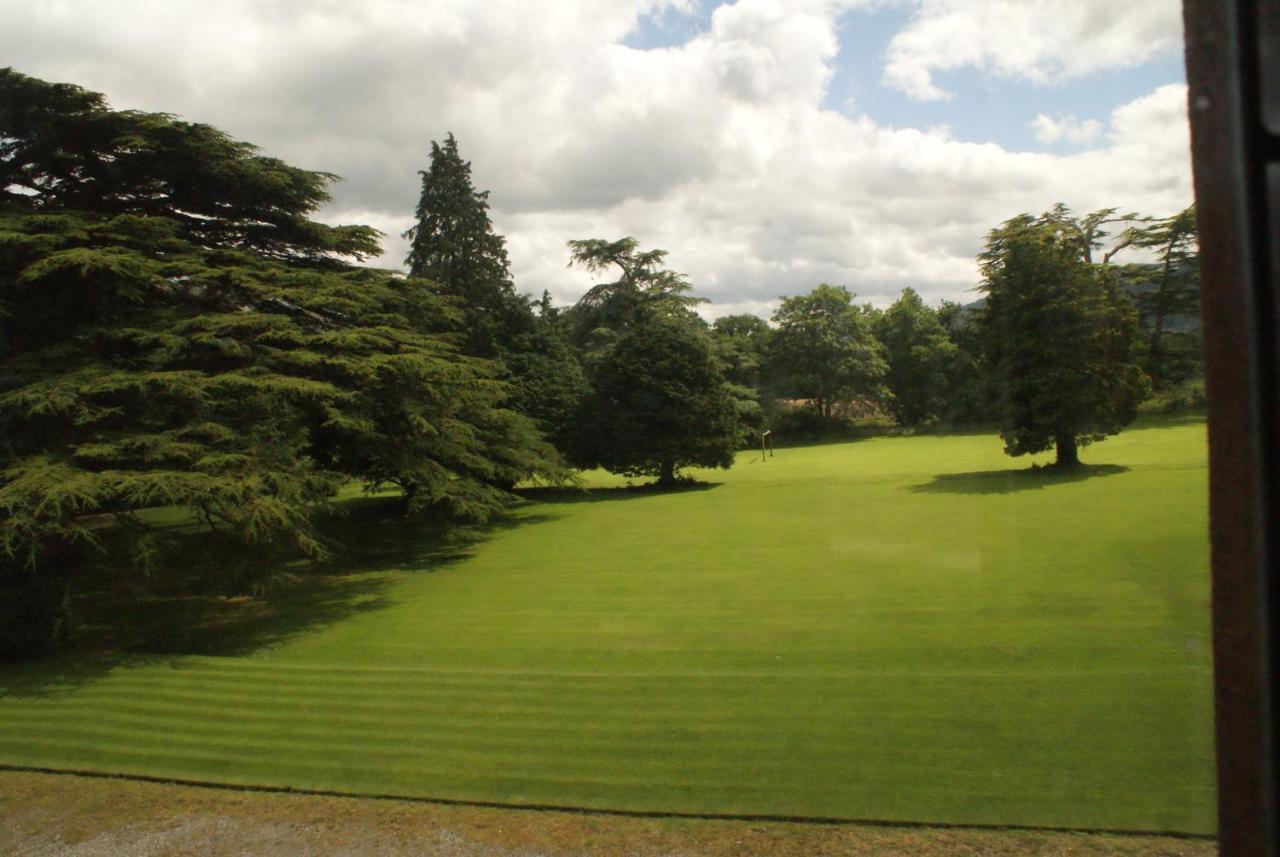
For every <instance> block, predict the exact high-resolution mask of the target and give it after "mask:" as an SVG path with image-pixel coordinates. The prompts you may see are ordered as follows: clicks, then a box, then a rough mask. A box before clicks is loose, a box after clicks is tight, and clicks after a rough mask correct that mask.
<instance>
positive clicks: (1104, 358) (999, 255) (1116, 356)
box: [979, 206, 1150, 466]
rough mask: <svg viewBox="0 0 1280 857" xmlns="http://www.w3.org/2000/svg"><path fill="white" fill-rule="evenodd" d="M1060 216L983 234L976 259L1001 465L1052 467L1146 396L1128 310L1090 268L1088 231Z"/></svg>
mask: <svg viewBox="0 0 1280 857" xmlns="http://www.w3.org/2000/svg"><path fill="white" fill-rule="evenodd" d="M1098 219H1099V218H1098V216H1097V215H1091V216H1089V217H1086V218H1083V219H1082V220H1080V221H1077V220H1075V219H1074V218H1072V217H1071V215H1070V212H1069V211H1067V209H1066V208H1065V207H1063V206H1058V207H1057V208H1055V209H1054V210H1053V211H1051V212H1047V213H1046V214H1043V215H1041V216H1040V217H1032V216H1031V215H1026V214H1023V215H1019V216H1018V217H1015V218H1012V219H1011V220H1008V221H1006V222H1005V223H1004V224H1003V225H1001V226H1000V227H999V228H997V229H994V230H992V232H991V233H990V235H989V236H988V238H987V245H986V249H985V250H984V251H983V253H982V255H981V256H979V264H980V269H981V272H982V276H983V282H982V285H981V287H980V288H981V290H982V292H983V294H984V295H985V297H986V301H987V302H986V306H985V308H984V310H983V313H982V317H981V318H982V322H981V324H982V338H983V342H984V347H985V350H986V356H987V360H988V362H989V365H990V367H991V370H992V371H993V373H994V375H995V378H996V383H997V385H998V390H999V404H998V412H999V415H1000V421H1001V430H1000V434H1001V437H1002V438H1003V439H1004V441H1005V451H1006V452H1008V453H1009V454H1010V455H1015V456H1016V455H1024V454H1027V453H1035V452H1041V451H1043V450H1046V449H1049V448H1051V447H1056V451H1057V463H1058V464H1059V465H1061V466H1071V465H1074V464H1076V463H1077V462H1078V447H1079V446H1081V445H1085V444H1088V443H1091V442H1093V441H1096V440H1101V439H1102V438H1104V437H1106V436H1108V435H1111V434H1115V433H1116V432H1118V431H1120V429H1121V428H1123V427H1124V426H1125V425H1127V424H1128V423H1130V422H1132V421H1133V419H1134V418H1135V417H1136V415H1137V405H1138V403H1139V402H1140V401H1141V400H1142V399H1143V398H1145V397H1146V396H1147V395H1148V394H1149V392H1150V386H1149V382H1148V381H1147V378H1146V375H1145V374H1144V373H1143V371H1142V369H1141V367H1140V366H1139V365H1138V362H1137V350H1136V349H1137V342H1138V325H1137V311H1136V310H1135V308H1134V306H1133V302H1132V301H1131V300H1130V299H1129V298H1128V297H1127V296H1125V295H1123V294H1122V293H1121V292H1120V290H1119V287H1118V281H1119V278H1118V277H1117V276H1115V275H1114V273H1115V272H1114V270H1112V269H1110V268H1109V267H1106V266H1099V265H1093V264H1090V261H1089V259H1090V244H1091V242H1090V241H1089V240H1085V241H1083V242H1082V241H1081V238H1080V236H1081V235H1082V234H1084V235H1088V234H1090V230H1089V224H1090V223H1092V222H1094V221H1097V220H1098Z"/></svg>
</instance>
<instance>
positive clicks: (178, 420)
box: [0, 69, 1195, 652]
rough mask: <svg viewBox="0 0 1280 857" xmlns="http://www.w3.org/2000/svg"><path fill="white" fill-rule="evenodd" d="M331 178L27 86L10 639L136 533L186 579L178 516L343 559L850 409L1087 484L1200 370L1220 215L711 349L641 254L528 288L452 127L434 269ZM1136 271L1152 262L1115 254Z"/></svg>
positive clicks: (1063, 250)
mask: <svg viewBox="0 0 1280 857" xmlns="http://www.w3.org/2000/svg"><path fill="white" fill-rule="evenodd" d="M334 180H335V177H334V176H332V175H330V174H327V173H319V172H313V171H308V170H301V169H298V168H296V167H292V166H289V165H287V164H285V163H283V162H281V161H279V160H276V159H274V158H270V157H266V156H263V155H261V154H260V153H259V152H258V151H257V150H256V149H255V148H254V147H252V146H250V145H248V144H246V143H242V142H238V141H235V140H232V139H230V138H228V137H227V136H226V135H225V134H223V133H222V132H220V131H218V130H217V129H215V128H211V127H209V126H206V125H200V124H192V123H188V122H183V121H180V120H178V119H176V118H174V117H172V116H168V115H164V114H153V113H140V112H121V111H113V110H111V109H110V108H109V107H108V105H107V104H106V102H105V100H104V99H103V97H102V96H101V95H98V94H96V93H91V92H87V91H85V90H82V89H80V88H78V87H75V86H70V85H61V84H49V83H45V82H43V81H39V80H35V79H33V78H30V77H26V76H24V75H21V74H19V73H17V72H14V71H12V70H10V69H2V70H0V604H3V605H4V606H3V607H2V608H0V629H2V630H0V637H3V638H4V639H0V646H2V647H3V648H6V649H9V650H15V649H22V650H25V651H28V652H30V651H35V650H37V649H40V648H42V647H47V646H49V645H51V644H52V643H54V642H56V639H57V637H58V635H59V633H60V632H61V631H62V629H63V628H64V627H65V624H64V623H65V616H66V605H67V598H68V593H69V592H70V591H71V588H72V585H73V582H74V578H75V574H76V571H77V569H80V568H83V567H84V566H85V563H84V558H85V556H86V555H87V553H88V552H91V551H95V550H100V549H101V546H102V544H103V543H104V542H103V534H104V533H105V532H108V531H110V532H111V533H112V534H113V537H114V536H119V535H120V534H124V535H125V536H127V539H126V541H127V542H128V543H129V551H128V552H129V554H130V556H131V557H133V559H134V560H135V561H136V562H137V563H138V564H139V565H140V566H147V565H149V564H151V565H154V564H156V563H163V562H164V561H165V560H164V558H163V557H161V556H160V554H159V552H158V548H157V545H158V544H159V542H158V540H157V535H156V531H155V530H154V529H153V528H152V527H151V526H150V520H151V519H150V517H149V516H148V514H147V513H146V510H149V509H152V508H154V507H158V506H174V507H182V508H185V509H189V510H194V512H195V513H196V514H197V515H198V517H199V519H200V520H202V521H203V522H204V524H205V526H206V527H207V529H208V532H209V534H210V537H211V538H214V539H217V540H219V541H220V543H222V544H224V545H226V546H234V547H235V549H250V550H253V551H256V552H258V553H262V552H276V553H279V554H281V555H284V554H286V553H295V554H296V553H302V554H307V555H311V556H320V555H322V554H323V553H324V552H325V546H324V544H323V541H322V539H321V538H320V537H319V536H318V534H317V533H316V531H315V529H314V526H313V523H312V522H313V518H314V515H315V513H316V511H317V510H318V509H321V508H323V506H324V504H325V502H326V501H327V500H328V499H329V498H331V497H332V496H333V494H334V492H335V490H336V489H337V487H338V486H340V485H342V484H344V483H348V482H351V481H353V480H357V481H361V482H363V483H364V484H365V485H367V486H370V487H377V486H379V485H387V484H391V485H396V486H398V487H399V488H401V489H402V490H403V492H404V495H405V498H406V508H407V510H408V512H409V513H411V514H440V515H445V516H448V517H449V518H451V519H466V520H482V519H484V518H486V517H487V516H489V515H491V514H493V513H494V512H496V511H497V510H499V509H501V508H502V507H503V505H504V504H505V503H506V502H507V501H508V500H509V499H510V498H511V496H512V495H511V494H510V491H511V490H512V489H513V488H514V486H516V485H517V484H518V483H521V482H529V481H541V482H547V483H563V482H566V481H571V480H572V478H573V477H572V476H571V472H572V471H571V469H570V466H573V467H580V468H589V467H605V468H607V469H609V470H611V471H614V472H617V473H622V474H626V475H628V476H651V477H657V479H658V481H659V482H660V483H671V482H673V481H675V480H676V479H678V478H679V473H680V471H681V469H683V468H686V467H689V466H695V465H697V466H706V467H715V466H724V467H727V466H729V464H730V463H731V461H732V459H733V453H734V450H735V449H736V448H739V447H740V446H742V445H743V444H745V443H750V442H752V441H753V440H754V439H755V437H756V436H757V435H758V433H759V432H760V431H763V430H764V429H765V428H767V427H769V426H770V425H771V424H772V425H775V427H776V421H777V420H778V419H780V418H781V417H780V416H779V415H780V414H785V413H786V412H788V411H790V412H791V413H812V414H813V415H814V417H815V419H816V420H817V421H818V423H819V424H820V425H826V424H829V423H831V422H832V421H834V420H836V419H838V417H839V415H840V414H841V413H842V411H844V410H847V409H848V408H849V407H851V406H855V407H858V408H862V409H866V410H878V411H880V412H887V413H889V414H891V415H892V416H893V417H894V418H895V419H896V420H897V421H899V422H901V423H902V424H904V425H912V426H916V425H922V424H927V423H932V422H947V421H950V422H998V423H1000V425H1001V426H1002V429H1001V431H1002V434H1003V436H1004V438H1005V441H1006V444H1007V448H1008V450H1009V452H1011V453H1012V454H1020V453H1023V452H1033V451H1038V450H1039V449H1043V448H1046V447H1047V446H1048V445H1052V444H1056V445H1057V447H1058V449H1059V453H1060V459H1061V460H1062V461H1063V462H1064V463H1069V462H1071V461H1073V460H1074V458H1075V450H1076V447H1077V446H1078V444H1080V443H1087V442H1089V441H1090V440H1093V439H1096V438H1097V437H1101V436H1103V435H1105V434H1107V433H1110V432H1112V431H1115V430H1117V429H1118V428H1119V427H1120V426H1121V425H1123V424H1124V423H1125V422H1127V421H1128V420H1130V419H1132V415H1133V411H1134V407H1135V406H1136V402H1137V401H1138V400H1139V399H1140V398H1141V397H1142V396H1143V395H1145V394H1146V392H1147V389H1148V385H1149V384H1150V383H1152V382H1154V383H1156V384H1167V383H1172V382H1173V381H1174V380H1176V379H1178V378H1179V377H1182V376H1184V375H1186V374H1188V373H1191V372H1194V371H1195V365H1194V364H1195V361H1194V359H1193V355H1194V352H1195V349H1194V348H1193V347H1189V346H1188V344H1187V340H1188V334H1186V333H1185V331H1184V330H1183V329H1182V327H1180V326H1179V325H1178V324H1177V323H1175V322H1176V320H1178V319H1180V318H1182V317H1184V316H1187V315H1189V314H1193V313H1194V311H1195V264H1194V263H1195V225H1194V215H1193V213H1192V212H1190V211H1188V212H1183V213H1181V214H1179V215H1177V216H1175V217H1173V218H1169V219H1167V220H1162V221H1155V220H1150V219H1143V218H1138V217H1136V216H1134V215H1126V216H1118V215H1116V214H1115V212H1113V211H1105V212H1099V213H1097V214H1093V215H1089V216H1088V217H1085V218H1080V219H1077V218H1074V217H1072V216H1071V214H1070V213H1069V212H1068V211H1066V209H1064V208H1061V207H1059V208H1057V209H1054V210H1053V211H1052V212H1049V213H1047V214H1045V215H1042V216H1041V217H1039V218H1032V217H1029V216H1021V217H1018V218H1015V219H1013V220H1010V221H1009V222H1007V223H1006V224H1004V225H1003V226H1002V227H1000V228H999V229H997V230H995V231H993V232H992V233H991V236H990V237H989V239H988V244H987V250H986V252H985V253H984V254H983V256H982V257H981V259H980V262H981V266H982V272H983V276H984V282H983V285H982V291H983V293H984V301H985V303H982V304H980V305H972V306H967V307H966V306H960V305H957V304H943V305H942V306H941V307H939V308H937V309H935V308H931V307H929V306H927V305H925V304H924V302H923V301H922V300H921V298H920V296H919V295H918V294H916V293H915V292H914V291H913V290H910V289H907V290H905V291H904V292H903V294H902V296H901V297H900V298H899V300H898V301H897V302H896V303H894V304H893V305H892V306H891V307H889V308H888V309H886V310H883V311H880V310H876V309H874V308H872V307H869V306H865V305H861V306H860V305H857V304H856V303H855V302H854V297H853V295H852V294H850V292H849V291H848V290H847V289H845V288H843V287H840V286H831V285H820V286H818V287H816V288H815V289H814V290H813V291H811V292H810V293H808V294H805V295H798V296H794V297H788V298H783V299H782V302H781V304H780V306H779V308H778V310H777V311H776V312H775V313H774V315H773V317H772V319H771V321H772V324H770V323H768V322H766V321H765V320H763V319H760V318H757V317H755V316H729V317H725V318H720V319H718V320H717V321H716V322H715V324H714V325H708V324H707V323H706V322H704V321H703V320H702V319H701V318H700V316H699V315H698V313H697V312H696V307H697V305H698V303H699V302H700V300H699V299H697V298H694V297H693V296H692V295H691V293H690V292H691V289H690V284H689V283H688V281H687V280H686V279H685V278H684V277H683V276H681V275H679V274H676V273H674V272H672V271H670V270H668V269H666V268H665V267H664V264H665V253H663V251H661V250H644V249H642V248H641V247H640V245H639V244H638V242H637V241H635V240H634V239H632V238H623V239H621V240H617V241H607V240H602V239H594V238H593V239H583V240H575V241H570V242H569V246H568V255H569V261H570V264H572V265H577V266H580V267H582V268H584V269H585V270H587V271H589V272H591V273H593V274H596V275H599V277H600V279H601V280H602V282H600V283H598V284H597V285H595V286H594V287H593V288H591V289H590V290H589V291H588V292H587V293H586V294H585V295H584V296H583V297H582V298H581V299H580V300H579V301H578V302H577V303H576V304H574V305H573V306H571V307H565V308H557V307H555V306H553V305H552V303H551V301H550V298H549V297H548V296H547V295H546V294H544V295H543V297H542V300H541V301H537V302H535V301H534V300H532V299H531V298H529V297H527V296H525V295H523V294H521V293H519V292H518V291H517V289H516V288H515V284H514V282H513V279H512V276H511V271H510V263H509V260H508V257H507V252H506V246H505V241H504V239H503V238H502V236H501V235H499V234H497V233H496V232H495V231H494V229H493V225H492V223H491V221H490V218H489V213H488V195H487V193H486V192H482V191H478V190H477V189H476V188H475V187H474V185H473V183H472V179H471V168H470V164H468V163H467V162H466V161H465V160H463V159H462V157H461V155H460V153H459V151H458V146H457V142H456V141H455V140H454V139H453V137H452V136H451V135H450V136H448V137H446V139H445V140H444V142H443V143H442V144H437V143H432V147H431V160H430V165H429V167H428V169H426V170H424V171H423V172H422V173H421V195H420V199H419V203H418V207H417V210H416V221H415V224H414V226H413V227H412V228H411V229H410V230H409V231H408V232H407V233H406V237H407V238H408V239H409V240H410V252H409V255H408V258H407V259H406V260H405V261H406V267H407V269H408V273H407V275H405V274H403V273H400V272H396V271H390V270H382V269H377V268H373V267H369V266H368V265H367V264H366V262H367V260H368V259H369V258H370V257H372V256H375V255H376V254H377V253H378V252H379V248H378V237H379V236H378V234H377V233H376V231H374V230H373V229H371V228H369V227H366V226H328V225H325V224H322V223H319V222H317V221H316V220H314V219H312V215H313V213H314V212H315V210H316V209H317V208H318V207H319V206H320V205H322V204H323V203H324V202H325V201H326V200H327V199H328V193H327V187H328V185H329V184H330V183H331V182H332V181H334ZM1114 224H1120V225H1122V226H1123V228H1122V229H1121V230H1120V231H1119V232H1118V233H1117V234H1116V235H1115V236H1114V237H1110V236H1107V235H1106V234H1105V231H1104V230H1105V228H1106V227H1108V226H1112V225H1114ZM1108 237H1110V241H1109V242H1107V241H1106V240H1105V239H1107V238H1108ZM1130 247H1134V248H1147V249H1148V250H1149V251H1151V252H1153V253H1154V257H1155V262H1154V263H1147V264H1144V265H1119V264H1117V263H1115V262H1114V258H1115V257H1116V255H1117V254H1118V253H1119V252H1120V251H1121V250H1124V249H1127V248H1130ZM1095 256H1099V257H1100V258H1098V259H1096V260H1095V258H1094V257H1095ZM1140 316H1142V317H1144V318H1145V319H1146V323H1145V325H1142V324H1140V323H1139V317H1140ZM779 402H787V403H789V404H787V405H786V406H780V405H779V404H778V403H779ZM115 541H118V539H116V540H115ZM113 543H114V542H113ZM228 549H230V547H228Z"/></svg>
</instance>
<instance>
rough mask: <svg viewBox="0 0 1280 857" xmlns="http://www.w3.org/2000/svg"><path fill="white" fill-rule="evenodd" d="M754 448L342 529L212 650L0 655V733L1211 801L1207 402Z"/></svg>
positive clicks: (561, 772) (86, 754)
mask: <svg viewBox="0 0 1280 857" xmlns="http://www.w3.org/2000/svg"><path fill="white" fill-rule="evenodd" d="M750 458H751V457H750V456H744V457H743V458H742V459H740V461H739V463H738V465H737V466H736V467H735V468H734V469H733V470H732V471H729V472H728V473H725V472H723V471H721V472H719V473H715V474H707V478H708V479H711V480H715V481H716V482H718V483H719V484H715V485H714V486H712V487H709V488H705V489H703V490H691V491H684V492H678V493H666V494H658V493H651V492H635V491H626V490H623V489H619V488H616V487H614V488H613V489H612V490H610V488H609V485H610V484H614V485H616V482H614V481H613V480H610V479H608V478H601V479H599V480H598V482H599V484H600V486H601V488H600V490H596V491H594V492H592V494H591V495H590V496H589V497H582V496H580V495H573V496H569V497H564V496H557V495H551V496H549V497H547V496H544V497H543V498H540V499H538V500H536V501H533V502H530V503H528V504H526V505H525V506H523V507H521V508H520V509H519V510H518V511H517V512H516V513H515V515H513V518H512V520H511V521H509V522H508V524H507V526H504V527H502V528H499V529H497V530H495V531H494V532H493V533H491V534H490V535H489V536H488V537H487V538H486V539H485V540H484V541H483V542H481V543H479V544H477V545H475V546H474V548H473V549H471V550H469V551H462V552H461V553H460V554H459V555H456V556H451V557H442V556H441V555H440V552H439V551H433V550H429V549H428V547H429V546H426V545H414V544H411V543H409V542H411V541H412V530H410V529H409V528H407V527H406V528H400V529H397V528H394V527H392V528H386V527H384V528H381V529H369V530H367V531H366V532H365V533H364V536H365V538H366V539H369V540H375V541H376V540H386V539H391V540H393V541H394V540H396V539H403V540H405V542H406V544H391V545H388V547H393V548H395V549H396V550H395V551H393V552H392V553H391V554H390V555H391V556H392V557H394V562H390V563H389V562H386V561H384V562H379V563H376V565H377V568H378V569H379V570H376V571H366V572H364V573H357V572H361V571H362V569H361V568H352V569H349V571H350V572H351V573H350V574H348V575H347V576H344V577H340V578H338V579H337V583H336V584H335V586H336V587H337V588H336V589H334V590H333V593H334V596H333V598H331V599H329V600H327V601H324V603H323V604H320V603H319V602H317V604H315V605H312V607H313V608H316V609H320V608H323V610H322V616H321V618H322V619H323V621H322V622H319V623H318V624H316V623H312V624H311V625H310V626H309V627H308V626H306V624H305V623H299V624H297V625H296V626H295V625H287V624H286V625H285V626H283V627H284V628H285V630H283V631H279V630H278V629H277V630H278V632H277V633H275V634H264V635H258V636H257V637H255V638H254V639H253V640H250V641H246V645H245V646H244V647H242V648H241V649H240V650H239V653H238V654H235V655H233V656H232V655H229V656H218V657H211V656H195V655H189V654H182V653H181V652H179V653H176V654H172V655H168V656H164V657H160V656H151V657H137V658H132V659H124V660H122V661H120V662H118V663H115V664H114V665H113V666H114V668H112V669H109V670H108V669H105V668H101V669H97V670H94V669H92V668H88V667H86V666H85V665H83V664H77V663H74V662H68V663H55V664H46V665H38V666H33V667H26V668H22V669H9V670H6V671H4V672H0V690H2V691H3V696H0V763H6V764H11V765H32V766H44V767H60V768H76V769H88V770H98V771H113V772H125V773H140V774H150V775H158V776H171V777H179V778H192V779H202V780H214V781H220V782H227V783H256V784H267V785H291V786H294V787H303V788H322V789H338V790H352V791H370V792H378V793H403V794H410V795H424V796H437V797H449V798H461V799H478V800H490V801H513V802H528V803H545V804H558V805H578V806H586V807H606V808H626V809H634V810H668V811H684V812H716V813H769V814H781V815H802V816H833V817H844V818H869V819H881V820H911V821H928V822H944V823H977V824H1011V825H1048V826H1063V827H1083V828H1112V829H1127V830H1159V831H1182V832H1198V833H1207V832H1211V831H1212V829H1213V825H1214V810H1213V805H1214V781H1213V767H1212V709H1211V666H1210V655H1209V619H1208V615H1209V614H1208V571H1207V566H1208V563H1207V541H1206V529H1207V523H1206V470H1205V437H1204V429H1203V425H1202V424H1198V423H1183V424H1165V425H1150V426H1148V427H1145V428H1140V429H1135V430H1131V431H1128V432H1126V433H1124V434H1123V435H1120V436H1119V437H1117V438H1114V439H1112V440H1109V441H1107V442H1106V443H1104V444H1100V445H1098V446H1096V447H1091V448H1089V449H1087V450H1086V451H1085V458H1086V460H1087V461H1089V462H1090V463H1092V464H1094V465H1095V467H1096V469H1095V470H1094V471H1093V472H1092V473H1091V474H1090V475H1088V476H1087V477H1086V478H1081V477H1078V476H1072V477H1062V476H1048V475H1044V474H1028V473H1026V472H1017V471H1016V470H1010V468H1011V467H1019V466H1022V465H1021V463H1015V462H1012V461H1010V460H1009V459H1007V458H1005V457H1004V456H1003V455H1002V454H1001V452H1000V446H999V442H998V441H997V440H996V439H994V438H993V437H990V436H948V437H916V438H882V439H875V440H868V441H861V442H856V443H849V444H841V445H834V446H815V447H809V448H799V449H786V450H780V451H779V452H778V454H777V456H776V457H775V458H774V459H772V460H770V461H769V462H767V463H760V462H754V463H753V462H751V461H750ZM566 500H567V501H566ZM397 534H400V535H397ZM406 545H407V547H409V548H415V547H416V548H419V549H417V550H404V548H406ZM366 565H367V566H368V567H373V566H374V565H375V563H373V562H368V563H366ZM388 565H392V566H400V567H391V568H388ZM179 648H181V647H179ZM230 650H231V649H228V651H230Z"/></svg>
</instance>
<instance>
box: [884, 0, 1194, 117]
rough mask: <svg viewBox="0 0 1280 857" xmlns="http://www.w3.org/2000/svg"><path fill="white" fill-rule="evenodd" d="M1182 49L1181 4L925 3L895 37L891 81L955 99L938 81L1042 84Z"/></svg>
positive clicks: (917, 93)
mask: <svg viewBox="0 0 1280 857" xmlns="http://www.w3.org/2000/svg"><path fill="white" fill-rule="evenodd" d="M1181 43H1182V21H1181V6H1180V4H1179V2H1178V0H1131V2H1127V3H1115V2H1112V0H1072V2H1069V3H1063V2H1060V0H924V2H923V3H922V5H921V7H920V9H919V10H918V11H917V12H916V14H915V15H914V16H913V18H912V20H911V22H910V24H908V26H907V27H906V28H905V29H903V30H902V31H901V32H899V33H898V34H897V35H895V36H894V37H893V40H892V41H891V42H890V43H889V48H888V52H887V58H888V62H887V64H886V66H885V71H884V81H885V83H887V84H888V85H890V86H892V87H895V88H897V89H899V90H901V91H903V92H905V93H906V94H907V95H909V96H911V97H912V98H915V99H918V100H922V101H928V100H937V99H944V98H949V97H950V93H948V92H947V91H946V90H945V89H943V88H942V87H941V86H939V85H938V83H937V81H936V80H935V79H934V75H935V73H936V72H939V71H951V70H954V69H958V68H963V67H966V66H971V67H975V68H978V69H980V70H982V71H984V72H987V73H990V74H995V75H999V76H1001V77H1008V78H1016V79H1019V80H1026V81H1030V82H1031V83H1037V84H1052V83H1061V82H1063V81H1065V80H1069V79H1071V78H1075V77H1081V76H1083V75H1087V74H1092V73H1094V72H1097V71H1102V70H1105V69H1113V68H1124V67H1127V66H1133V65H1138V64H1140V63H1142V62H1145V61H1147V60H1148V59H1151V58H1152V57H1154V56H1156V55H1157V54H1160V53H1162V52H1165V51H1169V50H1173V49H1176V48H1177V47H1178V46H1179V45H1180V44H1181Z"/></svg>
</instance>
